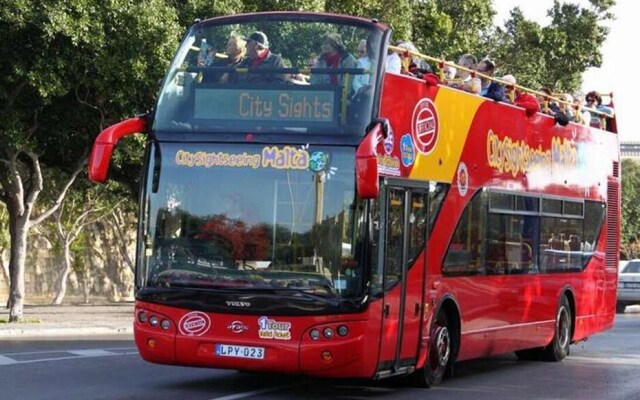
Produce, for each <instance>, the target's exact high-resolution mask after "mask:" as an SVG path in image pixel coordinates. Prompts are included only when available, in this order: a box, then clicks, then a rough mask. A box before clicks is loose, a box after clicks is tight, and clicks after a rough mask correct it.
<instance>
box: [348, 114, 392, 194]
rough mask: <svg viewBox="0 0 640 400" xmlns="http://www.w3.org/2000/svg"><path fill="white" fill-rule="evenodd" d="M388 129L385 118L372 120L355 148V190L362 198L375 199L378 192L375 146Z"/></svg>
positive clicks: (376, 152)
mask: <svg viewBox="0 0 640 400" xmlns="http://www.w3.org/2000/svg"><path fill="white" fill-rule="evenodd" d="M388 131H389V122H388V121H387V120H377V121H374V122H373V123H372V124H371V125H369V128H368V129H367V133H366V134H365V137H364V139H363V140H362V142H360V145H359V146H358V149H357V150H356V190H357V191H358V196H360V198H362V199H375V198H377V197H378V194H379V193H380V185H379V183H378V181H379V176H380V174H379V171H378V151H377V147H378V144H379V143H380V142H381V141H382V140H383V139H384V137H385V136H386V134H387V132H388Z"/></svg>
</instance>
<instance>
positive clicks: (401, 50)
mask: <svg viewBox="0 0 640 400" xmlns="http://www.w3.org/2000/svg"><path fill="white" fill-rule="evenodd" d="M389 50H391V51H394V52H396V53H398V54H399V55H402V56H404V57H405V59H408V58H409V56H416V57H419V58H422V59H423V60H425V61H429V62H432V63H436V64H437V65H438V69H439V71H438V73H439V78H440V81H441V82H447V80H446V79H445V77H444V66H450V67H454V68H456V69H458V70H463V71H466V72H469V73H470V75H471V77H472V78H473V77H478V78H484V79H488V80H490V81H492V82H496V83H499V84H501V85H503V86H504V87H505V88H506V89H507V90H509V91H511V92H513V93H514V94H515V91H516V90H519V91H521V92H523V93H528V94H531V95H535V96H540V97H542V98H543V99H545V101H546V102H551V101H554V102H556V103H558V104H559V105H563V106H565V108H573V109H575V110H576V115H580V114H581V112H582V111H583V110H586V111H589V112H590V113H592V114H596V115H599V116H600V117H601V118H604V117H606V118H613V117H614V116H613V115H611V114H608V113H605V112H602V111H600V110H598V109H595V108H592V107H583V106H581V105H576V104H574V103H571V102H568V101H565V100H562V99H559V98H557V97H554V96H550V95H548V94H546V93H544V92H540V91H537V90H533V89H529V88H527V87H524V86H521V85H518V84H515V83H512V82H508V81H505V80H503V79H499V78H494V77H492V76H488V75H485V74H483V73H480V72H478V71H476V70H473V69H469V68H466V67H463V66H461V65H458V64H455V63H453V62H450V61H445V60H443V59H439V58H436V57H431V56H428V55H426V54H422V53H419V52H415V51H410V50H407V49H404V48H401V47H396V46H389ZM608 96H610V97H613V95H611V94H608ZM578 118H580V117H578Z"/></svg>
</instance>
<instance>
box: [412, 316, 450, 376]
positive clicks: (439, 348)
mask: <svg viewBox="0 0 640 400" xmlns="http://www.w3.org/2000/svg"><path fill="white" fill-rule="evenodd" d="M452 337H453V336H452V331H451V325H450V324H449V319H448V318H447V314H446V313H445V312H444V311H443V310H440V311H438V314H437V315H436V317H435V319H434V320H433V322H432V323H431V330H430V335H429V356H428V358H427V362H426V363H425V365H424V367H422V368H421V369H420V370H419V371H416V372H415V373H414V376H413V377H414V383H415V384H416V385H417V386H419V387H427V388H430V387H433V386H435V385H438V384H439V383H440V382H442V379H443V378H444V376H445V373H446V372H447V371H448V370H449V371H450V370H451V367H452V365H453V361H454V360H453V358H454V355H453V346H452Z"/></svg>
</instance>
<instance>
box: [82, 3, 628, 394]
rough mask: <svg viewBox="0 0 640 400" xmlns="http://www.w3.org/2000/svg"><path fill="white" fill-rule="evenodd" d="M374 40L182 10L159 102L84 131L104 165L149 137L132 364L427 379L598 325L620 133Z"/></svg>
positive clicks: (311, 17)
mask: <svg viewBox="0 0 640 400" xmlns="http://www.w3.org/2000/svg"><path fill="white" fill-rule="evenodd" d="M390 36H391V31H390V29H389V28H388V27H387V26H385V25H384V24H381V23H379V22H377V21H375V20H374V21H369V20H364V19H360V18H353V17H347V16H340V15H329V14H314V13H264V14H250V15H235V16H229V17H222V18H215V19H210V20H206V21H203V22H198V23H196V24H195V25H193V26H192V27H191V28H190V30H189V32H188V33H187V34H186V36H185V38H184V40H183V42H182V44H181V45H180V47H179V49H178V51H177V55H176V56H175V59H174V60H173V62H172V64H171V66H170V68H169V70H168V73H167V76H166V78H165V79H164V83H163V85H162V88H161V91H160V94H159V98H158V102H157V105H156V107H155V108H154V111H153V112H151V113H149V114H147V115H144V116H140V117H136V118H132V119H130V120H127V121H124V122H121V123H119V124H116V125H114V126H112V127H110V128H108V129H106V130H105V131H103V132H102V133H101V134H100V136H99V137H98V138H97V140H96V142H95V145H94V148H93V152H92V157H91V160H90V165H89V172H90V177H91V179H93V180H94V181H98V182H101V181H105V180H106V178H107V172H108V167H109V160H110V157H111V153H112V150H113V148H114V146H115V145H116V143H117V141H118V140H119V139H120V138H121V137H123V136H126V135H129V134H133V133H144V134H146V135H147V139H148V145H147V149H146V157H145V164H144V169H145V171H146V173H145V176H144V179H143V183H142V190H141V198H140V210H139V228H138V246H137V260H136V261H137V263H136V308H135V341H136V344H137V346H138V349H139V351H140V354H141V356H142V357H143V358H144V359H145V360H147V361H150V362H154V363H160V364H171V365H185V366H200V367H212V368H229V369H236V370H245V371H269V372H284V373H298V374H306V375H312V376H320V377H365V378H374V379H378V378H384V377H389V376H395V375H410V374H413V376H414V377H415V380H416V382H417V383H419V384H421V385H423V386H432V385H435V384H437V383H439V382H440V381H441V380H442V379H443V377H444V376H445V375H446V374H447V373H450V372H451V371H452V369H453V365H454V362H456V361H460V360H467V359H472V358H478V357H485V356H490V355H494V354H502V353H508V352H516V354H517V355H518V357H520V358H526V359H544V360H551V361H559V360H562V359H563V358H565V357H566V356H567V355H568V353H569V346H570V344H571V343H574V342H577V341H580V340H583V339H585V338H587V337H588V336H590V335H592V334H594V333H597V332H600V331H602V330H605V329H608V328H610V327H611V326H612V324H613V321H614V316H615V303H616V285H617V273H616V269H617V261H618V247H619V224H620V217H619V216H620V176H619V172H620V170H619V148H618V137H617V135H616V134H615V133H614V132H610V131H605V130H599V129H593V128H590V127H588V126H584V125H581V124H576V123H568V124H567V123H566V121H562V120H561V119H558V118H554V117H551V116H549V115H545V114H542V113H536V112H531V110H525V109H523V108H520V107H518V106H515V105H510V104H506V103H498V102H495V101H493V100H490V99H487V98H483V97H480V96H477V95H474V94H471V93H466V92H464V91H462V90H458V89H456V88H452V87H448V86H446V85H443V84H439V83H438V82H437V81H434V80H433V79H419V78H416V77H415V76H410V75H404V74H398V73H394V72H393V71H391V67H387V59H388V58H389V57H391V56H390V54H391V53H392V52H389V49H390V48H389V45H388V44H389V42H390ZM363 41H364V42H363ZM229 42H235V45H236V47H239V48H240V50H242V49H243V48H245V47H246V49H247V53H246V54H245V55H244V56H243V57H244V58H243V59H234V57H233V55H235V50H234V46H233V43H232V44H231V45H228V44H229ZM360 43H366V52H365V53H366V55H363V54H361V57H360V58H358V59H356V57H355V56H353V55H352V54H353V53H354V52H355V51H356V48H357V47H358V45H359V44H360ZM227 45H228V46H227ZM223 48H226V50H223ZM392 50H393V49H392ZM240 53H241V52H240Z"/></svg>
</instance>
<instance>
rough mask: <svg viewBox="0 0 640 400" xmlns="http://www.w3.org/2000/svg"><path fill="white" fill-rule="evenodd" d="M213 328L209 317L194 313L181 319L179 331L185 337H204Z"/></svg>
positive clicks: (197, 312) (201, 313)
mask: <svg viewBox="0 0 640 400" xmlns="http://www.w3.org/2000/svg"><path fill="white" fill-rule="evenodd" d="M209 327H211V319H210V318H209V316H208V315H207V314H205V313H203V312H200V311H193V312H190V313H188V314H185V315H184V316H183V317H182V318H180V322H179V323H178V329H180V333H182V334H183V335H185V336H202V335H204V334H205V332H207V331H208V330H209Z"/></svg>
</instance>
